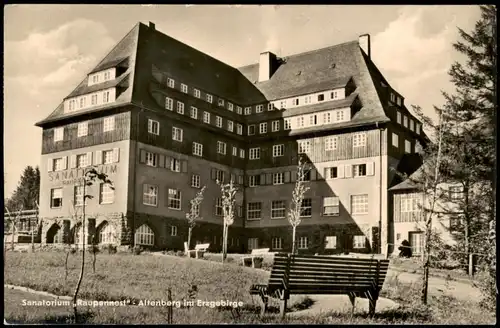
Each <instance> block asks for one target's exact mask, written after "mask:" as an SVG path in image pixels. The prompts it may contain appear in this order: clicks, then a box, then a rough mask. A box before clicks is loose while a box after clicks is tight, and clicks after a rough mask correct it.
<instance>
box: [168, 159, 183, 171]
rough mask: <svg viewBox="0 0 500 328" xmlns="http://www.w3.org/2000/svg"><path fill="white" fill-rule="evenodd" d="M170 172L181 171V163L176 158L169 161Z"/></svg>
mask: <svg viewBox="0 0 500 328" xmlns="http://www.w3.org/2000/svg"><path fill="white" fill-rule="evenodd" d="M170 171H172V172H180V171H181V161H180V160H178V159H177V158H171V159H170Z"/></svg>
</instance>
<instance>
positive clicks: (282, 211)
mask: <svg viewBox="0 0 500 328" xmlns="http://www.w3.org/2000/svg"><path fill="white" fill-rule="evenodd" d="M284 218H286V201H284V200H272V201H271V219H284Z"/></svg>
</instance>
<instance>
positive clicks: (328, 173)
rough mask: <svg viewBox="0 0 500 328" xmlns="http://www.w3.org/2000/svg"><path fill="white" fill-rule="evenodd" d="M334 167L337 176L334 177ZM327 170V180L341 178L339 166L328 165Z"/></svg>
mask: <svg viewBox="0 0 500 328" xmlns="http://www.w3.org/2000/svg"><path fill="white" fill-rule="evenodd" d="M333 169H335V177H332V175H333V174H332V172H334V171H333ZM325 170H326V179H327V180H333V179H338V178H339V169H338V166H331V167H326V168H325Z"/></svg>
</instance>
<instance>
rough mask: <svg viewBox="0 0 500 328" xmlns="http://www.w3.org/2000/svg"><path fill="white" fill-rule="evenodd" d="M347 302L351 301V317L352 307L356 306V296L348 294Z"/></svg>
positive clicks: (352, 313)
mask: <svg viewBox="0 0 500 328" xmlns="http://www.w3.org/2000/svg"><path fill="white" fill-rule="evenodd" d="M349 301H351V305H352V309H351V315H354V307H355V305H356V296H355V295H354V293H349Z"/></svg>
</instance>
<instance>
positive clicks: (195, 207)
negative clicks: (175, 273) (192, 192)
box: [186, 186, 206, 255]
mask: <svg viewBox="0 0 500 328" xmlns="http://www.w3.org/2000/svg"><path fill="white" fill-rule="evenodd" d="M205 189H206V186H203V188H201V190H200V191H198V193H196V196H195V197H194V198H193V199H191V201H190V203H191V208H190V209H189V212H188V213H186V219H187V221H188V240H187V244H188V249H189V247H191V235H192V233H193V228H194V227H195V226H196V221H198V220H201V219H202V218H201V217H200V206H201V203H202V202H203V193H204V192H205ZM186 255H189V254H186Z"/></svg>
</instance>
